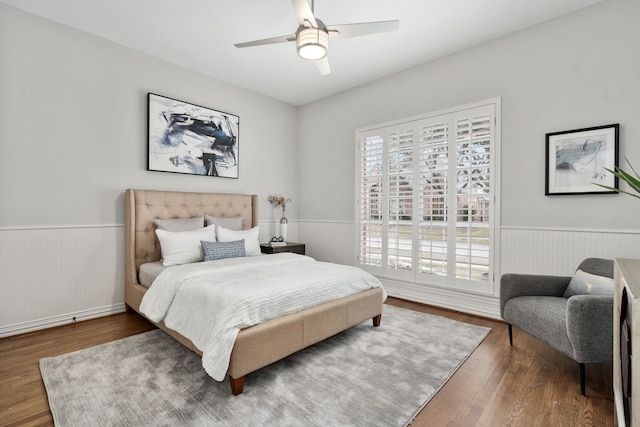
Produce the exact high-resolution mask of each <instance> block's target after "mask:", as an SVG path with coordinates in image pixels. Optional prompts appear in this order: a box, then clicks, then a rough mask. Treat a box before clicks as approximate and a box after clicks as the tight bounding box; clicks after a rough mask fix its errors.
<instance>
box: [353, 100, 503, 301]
mask: <svg viewBox="0 0 640 427" xmlns="http://www.w3.org/2000/svg"><path fill="white" fill-rule="evenodd" d="M485 108H486V109H487V111H489V112H490V114H491V115H492V116H493V117H492V119H493V121H494V123H493V128H492V129H491V142H490V145H489V146H490V174H489V176H490V193H489V194H490V195H489V198H490V200H489V208H488V213H489V223H488V224H489V225H488V226H489V230H490V232H489V254H488V256H489V262H488V264H489V265H488V269H489V271H488V273H487V276H488V277H487V280H466V279H460V278H456V277H455V275H454V277H451V276H450V275H448V274H446V275H442V276H441V275H436V274H429V273H421V272H420V269H419V268H416V266H418V265H420V264H419V262H420V260H419V256H420V252H419V250H417V249H416V247H417V246H416V243H419V242H420V237H419V233H420V232H421V230H420V223H421V221H420V220H416V219H415V218H416V216H417V215H419V216H422V210H421V209H422V207H421V206H420V204H421V203H423V202H424V200H425V197H424V195H423V194H422V193H421V192H416V191H414V192H413V194H412V198H413V202H412V203H413V210H412V220H411V229H412V256H411V260H412V261H411V262H412V264H411V269H410V270H402V269H398V268H395V269H391V268H389V266H388V255H389V254H388V252H387V251H388V247H387V246H388V245H387V244H386V243H385V239H387V233H388V227H389V222H390V221H389V218H388V212H389V211H388V208H389V205H388V203H389V197H388V194H387V191H388V190H387V189H384V188H383V191H382V193H381V195H380V198H381V200H380V203H379V204H377V207H378V209H379V210H380V214H381V215H380V222H381V225H380V227H381V257H382V260H381V264H380V265H379V266H370V265H366V264H361V259H360V255H361V227H362V224H363V218H362V217H361V214H362V213H361V210H360V206H361V201H362V200H361V199H362V194H361V191H362V186H361V182H362V181H361V178H362V176H361V167H362V164H361V150H360V143H361V141H362V140H364V139H365V138H366V137H371V136H376V134H382V133H384V136H383V138H382V145H383V156H382V167H383V172H382V182H383V184H384V185H383V187H384V186H385V185H387V182H386V181H385V180H386V179H387V178H388V167H389V164H388V160H389V159H388V155H389V150H388V149H387V147H385V146H384V145H385V144H388V141H389V139H388V134H389V132H394V131H403V130H406V129H408V128H411V129H413V131H414V135H413V146H414V147H415V146H416V145H418V144H419V141H418V139H419V136H418V135H419V133H418V129H419V127H418V125H419V124H421V123H422V124H424V123H425V122H437V121H438V120H442V118H443V117H448V123H450V124H451V123H453V124H454V125H455V124H457V120H458V119H459V118H461V117H471V116H470V113H469V112H470V111H471V112H473V111H475V110H483V109H485ZM500 129H501V98H500V97H496V98H490V99H487V100H483V101H479V102H474V103H469V104H465V105H461V106H457V107H451V108H447V109H444V110H439V111H434V112H431V113H426V114H421V115H417V116H412V117H407V118H402V119H398V120H394V121H390V122H385V123H381V124H377V125H372V126H368V127H365V128H360V129H357V130H356V132H355V139H356V143H355V154H356V155H355V165H356V168H355V171H356V172H355V190H356V193H355V194H356V197H355V207H354V209H355V211H354V212H355V230H354V231H355V233H354V237H355V239H354V241H355V248H354V250H355V259H356V264H357V265H358V266H359V267H360V268H362V269H364V270H366V271H368V272H370V273H372V274H374V275H375V276H377V277H380V278H387V279H391V280H399V281H403V282H410V283H416V284H420V285H427V286H436V287H444V288H449V289H458V290H462V291H465V292H470V293H481V294H493V295H495V292H496V288H497V287H496V284H495V282H496V280H495V278H496V277H499V273H498V272H499V259H500V257H499V254H500V250H499V243H500V197H499V195H500V146H501V138H500V136H501V132H500ZM456 130H457V127H456V126H454V127H452V128H449V129H448V135H449V136H448V137H447V139H448V141H449V142H447V146H448V150H451V142H450V141H451V138H454V140H455V136H453V137H452V136H451V135H452V134H455V133H456ZM453 146H454V147H455V143H454V144H453ZM416 151H418V150H416V149H415V148H414V151H413V153H416ZM447 156H448V157H449V158H451V156H454V163H455V156H456V153H451V152H449V151H448V152H447ZM419 162H420V159H419V156H418V155H415V154H413V169H412V173H420V169H419V168H420V165H419ZM451 170H455V167H453V169H451V168H450V171H451ZM413 182H414V184H415V181H413ZM455 193H456V190H455V189H454V191H447V196H446V197H447V198H448V201H447V205H446V207H445V208H446V209H449V210H450V209H451V206H457V203H455V204H453V205H452V204H451V199H452V198H453V199H455V197H456V194H455ZM450 215H453V216H454V217H456V216H457V212H456V213H455V214H452V213H450ZM383 218H385V219H386V220H383ZM456 223H457V221H456V220H453V221H451V220H450V219H447V223H446V227H447V229H448V235H447V237H448V238H447V245H448V247H451V245H452V244H453V245H454V246H455V242H453V243H451V239H450V238H449V236H452V235H455V231H456ZM451 233H454V234H451ZM447 252H448V254H449V255H448V256H449V261H451V256H452V255H451V254H450V253H449V251H447Z"/></svg>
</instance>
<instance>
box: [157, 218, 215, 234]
mask: <svg viewBox="0 0 640 427" xmlns="http://www.w3.org/2000/svg"><path fill="white" fill-rule="evenodd" d="M155 223H156V226H157V227H158V230H165V231H191V230H196V229H198V228H203V227H204V217H203V216H196V217H193V218H176V219H160V218H157V219H156V220H155Z"/></svg>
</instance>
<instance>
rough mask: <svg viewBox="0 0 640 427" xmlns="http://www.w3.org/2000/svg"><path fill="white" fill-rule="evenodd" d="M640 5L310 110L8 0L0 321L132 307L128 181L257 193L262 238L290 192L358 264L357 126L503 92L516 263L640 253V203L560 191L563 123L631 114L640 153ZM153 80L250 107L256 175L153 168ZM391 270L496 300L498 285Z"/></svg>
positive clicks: (450, 302) (511, 256) (323, 250)
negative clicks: (551, 168)
mask: <svg viewBox="0 0 640 427" xmlns="http://www.w3.org/2000/svg"><path fill="white" fill-rule="evenodd" d="M638 16H640V3H639V2H637V1H636V0H610V1H608V2H604V3H601V4H598V5H595V6H593V7H591V8H588V9H585V10H582V11H578V12H576V13H573V14H570V15H567V16H565V17H562V18H559V19H556V20H554V21H551V22H548V23H545V24H541V25H538V26H535V27H532V28H530V29H527V30H524V31H521V32H519V33H516V34H513V35H510V36H507V37H504V38H501V39H498V40H495V41H494V42H491V43H487V44H484V45H481V46H478V47H475V48H472V49H469V50H466V51H464V52H460V53H458V54H455V55H452V56H450V57H447V58H444V59H442V60H439V61H434V62H432V63H428V64H425V65H423V66H420V67H416V68H414V69H411V70H407V71H405V72H402V73H399V74H397V75H394V76H391V77H388V78H385V79H382V80H379V81H376V82H372V83H370V84H367V85H364V86H362V87H359V88H356V89H353V90H350V91H346V92H344V93H341V94H337V95H335V96H332V97H329V98H326V99H324V100H321V101H318V102H315V103H312V104H309V105H306V106H304V107H301V108H299V109H296V108H294V107H291V106H289V105H286V104H283V103H280V102H278V101H275V100H272V99H270V98H267V97H264V96H261V95H258V94H255V93H253V92H250V91H248V90H245V89H243V88H240V87H236V86H233V85H230V84H227V83H224V82H221V81H218V80H215V79H212V78H209V77H207V76H204V75H202V74H199V73H196V72H193V71H190V70H186V69H184V68H181V67H179V66H176V65H174V64H171V63H167V62H165V61H162V60H159V59H156V58H152V57H149V56H147V55H143V54H141V53H139V52H136V51H133V50H131V49H127V48H123V47H121V46H119V45H116V44H113V43H110V42H107V41H105V40H102V39H99V38H96V37H93V36H91V35H88V34H86V33H83V32H80V31H77V30H73V29H70V28H68V27H65V26H62V25H59V24H56V23H53V22H50V21H47V20H44V19H42V18H38V17H35V16H33V15H30V14H27V13H24V12H21V11H18V10H16V9H14V8H11V7H8V6H5V5H2V4H0V58H1V60H0V200H1V202H0V336H2V335H7V334H12V333H16V332H21V331H26V330H30V329H33V328H38V327H44V326H50V325H54V324H59V323H64V322H68V321H70V319H71V318H72V317H74V316H76V317H77V318H80V319H81V318H84V317H92V316H97V315H103V314H108V313H111V312H115V311H119V310H121V309H122V302H123V300H124V296H123V284H122V279H123V270H124V269H123V256H124V255H123V253H122V247H123V245H124V238H123V236H124V232H123V222H124V199H123V192H124V189H125V188H155V189H168V190H188V191H219V192H241V193H255V194H258V195H259V196H260V200H261V205H260V220H261V228H262V233H261V234H262V237H263V239H265V238H266V237H268V236H269V235H270V234H272V233H273V232H275V224H274V220H275V219H276V217H277V215H276V214H275V212H274V211H273V209H271V207H270V206H269V205H268V204H267V203H266V196H267V195H268V194H269V193H272V192H278V193H282V194H285V195H287V196H289V197H292V198H293V199H294V203H293V204H292V205H291V208H290V209H288V210H287V216H288V217H289V218H290V219H291V220H292V223H291V225H290V235H291V240H294V239H297V240H300V241H303V242H305V243H306V244H307V251H308V253H309V254H310V255H312V256H315V257H317V258H319V259H322V260H331V261H334V262H341V263H347V264H351V263H353V262H354V255H355V249H354V232H355V230H354V225H353V224H354V197H355V191H354V189H355V183H354V179H355V177H354V161H355V160H354V151H355V149H354V137H355V129H357V128H360V127H364V126H369V125H372V124H375V123H379V122H384V121H388V120H394V119H398V118H402V117H407V116H412V115H415V114H421V113H425V112H429V111H435V110H439V109H443V108H447V107H452V106H456V105H461V104H465V103H469V102H474V101H478V100H483V99H487V98H492V97H495V96H501V97H502V112H503V115H502V123H503V127H502V182H501V185H502V194H501V198H502V212H501V214H502V224H501V228H502V242H501V243H502V247H503V248H508V249H509V253H508V254H504V251H503V255H502V257H501V266H500V267H501V271H502V272H507V271H521V270H522V269H524V268H525V266H527V267H528V268H530V269H531V270H535V271H540V272H548V273H552V274H556V273H557V274H562V273H568V272H570V271H571V269H572V268H573V265H570V264H574V263H577V260H578V259H579V258H580V257H583V256H585V254H587V253H588V254H597V255H598V256H611V257H613V256H632V257H640V248H638V243H637V242H640V233H639V228H638V225H637V216H638V215H637V213H638V209H639V208H638V202H637V200H634V199H631V198H627V197H624V196H620V195H611V196H609V195H607V196H573V197H569V196H566V197H558V196H557V197H545V196H544V134H545V133H547V132H552V131H559V130H568V129H575V128H580V127H588V126H596V125H602V124H609V123H617V122H619V123H621V152H620V155H621V158H624V157H625V156H627V157H629V159H630V160H631V161H632V162H634V164H636V165H640V121H639V119H638V118H639V117H640V103H638V99H640V84H639V80H638V76H639V75H640V57H639V56H640V51H639V50H638V46H637V41H638V40H639V39H640V27H638V25H637V23H636V18H637V17H638ZM147 92H154V93H158V94H161V95H166V96H169V97H172V98H177V99H180V100H184V101H188V102H192V103H196V104H200V105H204V106H207V107H210V108H214V109H219V110H222V111H227V112H229V113H233V114H236V115H239V116H240V123H241V124H240V146H239V148H240V162H241V163H240V178H239V179H238V180H227V179H221V178H207V177H201V176H188V175H175V174H167V173H161V172H148V171H146V170H145V168H146V94H147ZM298 141H299V142H298ZM318 159H322V161H318ZM278 163H286V164H287V165H288V167H287V168H283V169H274V168H273V166H272V165H273V164H278ZM292 165H293V167H292ZM638 167H640V166H638ZM297 220H299V221H297ZM594 230H596V232H594ZM628 231H631V232H632V233H631V237H632V238H631V239H629V238H628V237H629V235H630V233H628ZM633 233H635V234H636V236H635V238H634V236H633ZM619 247H622V249H619V250H618V249H616V248H619ZM540 253H544V256H543V257H541V256H539V254H540ZM507 255H508V256H507ZM536 255H538V256H537V258H536V259H535V262H533V263H528V262H527V260H528V259H529V258H531V257H534V256H536ZM557 260H564V262H563V263H561V262H558V261H557ZM393 285H394V284H390V289H392V288H393V290H394V292H396V293H398V294H400V295H405V296H410V297H411V298H412V299H416V300H422V301H425V302H429V303H436V304H439V305H443V306H449V307H451V308H456V309H464V310H468V311H472V312H477V313H484V314H486V315H492V314H495V308H496V303H495V298H488V297H482V296H473V295H464V296H461V295H456V294H455V293H452V292H450V291H448V290H443V289H437V288H430V289H420V288H418V289H415V288H413V287H411V286H410V285H409V284H406V283H405V284H395V288H394V287H393ZM398 290H400V291H398ZM496 291H497V288H496ZM403 292H404V293H403ZM456 300H457V301H460V302H456Z"/></svg>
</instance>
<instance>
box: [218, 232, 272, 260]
mask: <svg viewBox="0 0 640 427" xmlns="http://www.w3.org/2000/svg"><path fill="white" fill-rule="evenodd" d="M259 234H260V228H259V227H258V226H255V227H253V228H252V229H251V230H242V231H237V230H229V229H228V228H224V227H220V228H218V241H219V242H233V241H236V240H243V239H244V251H245V253H246V254H247V256H252V255H260V254H261V253H262V252H261V251H260V241H259V240H258V239H259V237H258V236H259Z"/></svg>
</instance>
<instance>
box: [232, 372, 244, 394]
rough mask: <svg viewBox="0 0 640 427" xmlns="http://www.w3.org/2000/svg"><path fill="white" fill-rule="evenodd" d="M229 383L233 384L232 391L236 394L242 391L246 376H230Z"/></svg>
mask: <svg viewBox="0 0 640 427" xmlns="http://www.w3.org/2000/svg"><path fill="white" fill-rule="evenodd" d="M229 383H230V384H231V393H232V394H233V395H234V396H237V395H239V394H240V393H242V389H243V388H244V377H240V378H232V377H229Z"/></svg>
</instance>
